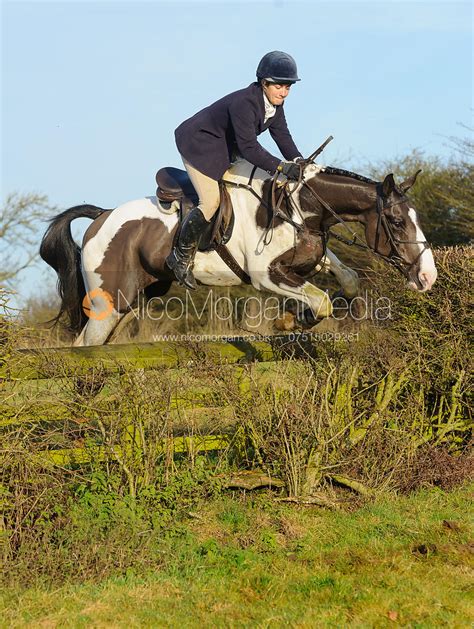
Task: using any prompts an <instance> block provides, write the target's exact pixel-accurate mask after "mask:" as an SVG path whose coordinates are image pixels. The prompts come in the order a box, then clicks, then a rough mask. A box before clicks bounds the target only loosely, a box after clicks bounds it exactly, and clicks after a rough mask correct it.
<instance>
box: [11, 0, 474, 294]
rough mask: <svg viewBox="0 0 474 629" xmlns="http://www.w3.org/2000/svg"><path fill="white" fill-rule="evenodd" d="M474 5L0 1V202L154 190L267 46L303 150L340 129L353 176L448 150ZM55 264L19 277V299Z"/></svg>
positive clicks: (107, 202)
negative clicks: (201, 119) (211, 107)
mask: <svg viewBox="0 0 474 629" xmlns="http://www.w3.org/2000/svg"><path fill="white" fill-rule="evenodd" d="M472 13H473V8H472V3H471V2H456V1H451V2H441V1H438V0H431V1H426V0H424V1H419V2H412V1H409V2H399V1H396V0H381V1H378V0H369V1H364V2H362V1H359V0H351V1H347V0H346V1H344V2H342V1H339V0H332V1H330V2H328V1H324V2H323V1H319V0H313V1H309V0H308V1H299V0H268V1H255V2H254V1H250V0H247V1H244V0H240V1H237V2H236V1H229V0H219V1H218V2H217V1H216V2H203V1H201V0H194V1H188V2H181V1H180V0H174V2H161V1H158V0H155V1H148V2H130V1H117V0H101V1H66V0H62V1H57V2H42V1H30V2H24V1H21V0H10V1H5V0H4V1H3V2H2V5H1V29H2V47H1V69H2V71H1V79H2V82H1V88H2V92H1V124H2V128H1V130H2V136H1V137H2V141H1V148H2V152H1V190H2V199H4V198H5V197H6V195H7V194H9V193H12V192H20V193H26V192H39V193H42V194H46V195H47V196H48V198H49V201H50V203H51V205H54V206H56V207H57V208H58V211H60V210H63V209H65V208H67V207H71V206H74V205H78V204H81V203H86V202H87V203H92V204H94V205H98V206H101V207H115V206H116V205H119V204H120V203H123V202H125V201H128V200H132V199H135V198H140V197H142V196H147V195H150V194H154V191H155V182H154V175H155V172H156V170H157V169H158V168H160V167H162V166H166V165H172V166H179V167H180V166H181V161H180V156H179V154H178V152H177V149H176V147H175V144H174V133H173V132H174V129H175V128H176V127H177V126H178V125H179V124H180V123H181V122H182V121H183V120H185V119H186V118H188V117H189V116H191V115H193V114H194V113H196V112H197V111H198V110H200V109H201V108H203V107H205V106H206V105H208V104H210V103H212V102H214V101H215V100H217V99H218V98H220V97H222V96H224V95H225V94H227V93H229V92H232V91H234V90H237V89H240V88H242V87H245V86H247V85H248V84H250V83H251V82H252V81H253V80H254V77H255V69H256V66H257V64H258V61H259V60H260V58H261V57H262V56H263V55H264V54H265V53H266V52H268V51H270V50H283V51H285V52H288V53H290V54H291V55H292V56H293V57H294V58H295V59H296V61H297V64H298V71H299V75H300V77H301V79H302V80H301V82H299V83H297V84H296V85H295V86H293V88H292V91H291V93H290V96H289V97H288V99H287V102H286V104H285V112H286V117H287V120H288V125H289V128H290V130H291V133H292V135H293V138H294V140H295V142H296V144H297V146H298V147H299V148H300V150H301V152H302V153H303V155H308V154H310V153H311V152H312V151H313V150H314V149H315V148H316V147H317V146H319V145H320V144H321V143H322V142H323V141H324V140H325V139H326V137H327V136H328V135H330V134H331V135H333V136H334V138H335V139H334V140H333V142H332V143H331V144H330V145H329V147H328V148H327V149H326V150H325V152H324V155H323V157H322V159H321V160H320V161H322V162H323V163H326V164H337V165H339V166H344V167H346V168H351V169H355V170H357V169H358V170H359V172H363V166H364V165H366V164H367V162H377V161H380V160H384V159H392V158H395V157H397V156H402V155H405V154H407V153H408V152H410V151H411V150H413V149H414V148H417V149H420V150H423V151H425V153H426V154H428V155H438V156H441V157H448V156H449V154H450V152H451V149H450V148H449V146H448V141H447V137H448V136H452V135H463V134H464V132H463V130H462V129H461V128H460V127H459V124H460V123H461V124H467V125H470V126H472V112H473V99H472V96H473V91H472V87H473V84H472V52H473V50H472V43H473V38H472V33H473V26H472V17H473V15H472ZM265 136H268V137H265ZM260 140H261V142H262V144H263V145H264V146H265V147H266V148H267V149H269V150H271V151H272V152H273V153H274V154H276V155H278V149H277V148H276V147H275V145H274V144H273V142H272V140H271V138H270V136H269V134H268V133H266V134H264V135H262V136H260ZM361 169H362V170H361ZM45 228H46V225H44V226H42V228H41V230H40V233H38V244H39V242H40V240H41V237H42V234H43V232H44V229H45ZM81 229H82V227H81ZM76 233H77V235H78V237H79V233H78V232H76ZM0 246H1V244H0ZM51 273H52V272H51ZM51 273H50V274H49V275H47V274H45V264H44V263H40V264H39V265H38V267H37V268H36V269H34V270H30V271H28V272H25V274H24V276H23V278H22V279H23V281H22V283H21V285H22V291H23V293H22V294H23V296H25V295H27V294H30V293H32V292H34V290H35V287H36V286H37V284H38V280H39V278H40V277H41V281H43V280H44V281H45V282H47V281H51V279H52V278H54V273H52V274H51Z"/></svg>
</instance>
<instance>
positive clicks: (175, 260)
mask: <svg viewBox="0 0 474 629" xmlns="http://www.w3.org/2000/svg"><path fill="white" fill-rule="evenodd" d="M208 225H209V223H208V221H206V219H205V217H204V214H203V213H202V212H201V210H200V208H198V207H194V208H193V209H192V210H191V211H190V212H189V214H188V215H187V216H186V217H185V219H184V221H183V224H182V225H181V231H180V232H179V238H178V242H177V243H176V245H175V247H174V249H173V251H172V252H171V253H170V255H169V256H168V257H167V258H166V264H167V265H168V266H169V268H170V269H171V270H172V271H174V274H175V276H176V279H177V280H178V282H179V283H180V284H184V285H185V286H186V287H187V288H191V289H193V290H194V289H196V288H197V284H196V280H195V279H194V275H193V265H194V256H195V255H196V251H197V248H198V246H199V241H200V240H201V237H202V235H203V233H204V231H205V228H206V227H207V226H208Z"/></svg>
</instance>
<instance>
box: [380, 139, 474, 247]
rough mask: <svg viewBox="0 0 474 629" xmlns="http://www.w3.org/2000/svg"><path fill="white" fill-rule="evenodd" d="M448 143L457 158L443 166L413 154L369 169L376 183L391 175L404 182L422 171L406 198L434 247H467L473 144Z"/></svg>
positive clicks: (471, 232) (473, 226)
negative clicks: (412, 204)
mask: <svg viewBox="0 0 474 629" xmlns="http://www.w3.org/2000/svg"><path fill="white" fill-rule="evenodd" d="M451 143H452V145H453V146H454V147H455V148H456V151H457V155H454V156H453V157H452V158H451V159H450V160H448V161H446V162H444V161H442V160H440V159H439V158H438V157H426V156H425V155H424V154H423V152H421V151H418V150H415V151H413V152H412V153H411V154H410V155H407V156H406V157H403V158H402V159H399V160H394V161H388V162H383V163H382V164H380V165H377V166H376V167H371V169H370V170H371V171H372V174H373V175H374V176H376V178H378V179H381V178H382V177H383V175H385V174H387V173H389V172H393V173H394V174H395V178H396V181H403V180H404V179H406V178H407V177H409V176H410V175H412V174H413V173H414V172H416V171H417V170H418V169H419V168H421V170H422V173H421V175H420V176H419V177H418V179H417V181H416V184H415V186H413V188H412V189H411V190H410V193H409V196H410V198H411V199H413V202H414V205H415V207H416V209H417V212H418V214H419V216H420V219H421V223H422V227H423V232H424V234H425V236H426V237H427V239H428V241H429V242H430V243H431V244H432V245H433V246H452V245H462V244H469V243H470V242H472V240H473V238H474V198H473V192H472V191H473V190H474V161H473V159H472V158H473V157H474V143H473V141H472V140H471V139H470V138H451Z"/></svg>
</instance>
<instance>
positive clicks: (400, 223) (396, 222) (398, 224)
mask: <svg viewBox="0 0 474 629" xmlns="http://www.w3.org/2000/svg"><path fill="white" fill-rule="evenodd" d="M391 223H392V225H393V226H394V227H395V229H401V228H402V227H403V225H404V223H403V221H402V220H401V219H400V218H393V219H392V220H391Z"/></svg>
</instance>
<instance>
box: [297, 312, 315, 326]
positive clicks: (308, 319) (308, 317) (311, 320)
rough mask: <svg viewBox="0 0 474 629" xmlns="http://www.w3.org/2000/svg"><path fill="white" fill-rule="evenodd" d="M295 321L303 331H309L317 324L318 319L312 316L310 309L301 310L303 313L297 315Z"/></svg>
mask: <svg viewBox="0 0 474 629" xmlns="http://www.w3.org/2000/svg"><path fill="white" fill-rule="evenodd" d="M297 321H298V323H299V325H300V326H301V327H302V328H303V330H309V329H310V328H312V327H314V326H315V325H316V324H317V323H318V319H316V317H315V316H314V314H313V311H312V310H311V308H306V309H305V310H303V312H302V313H300V314H299V315H298V317H297Z"/></svg>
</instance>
